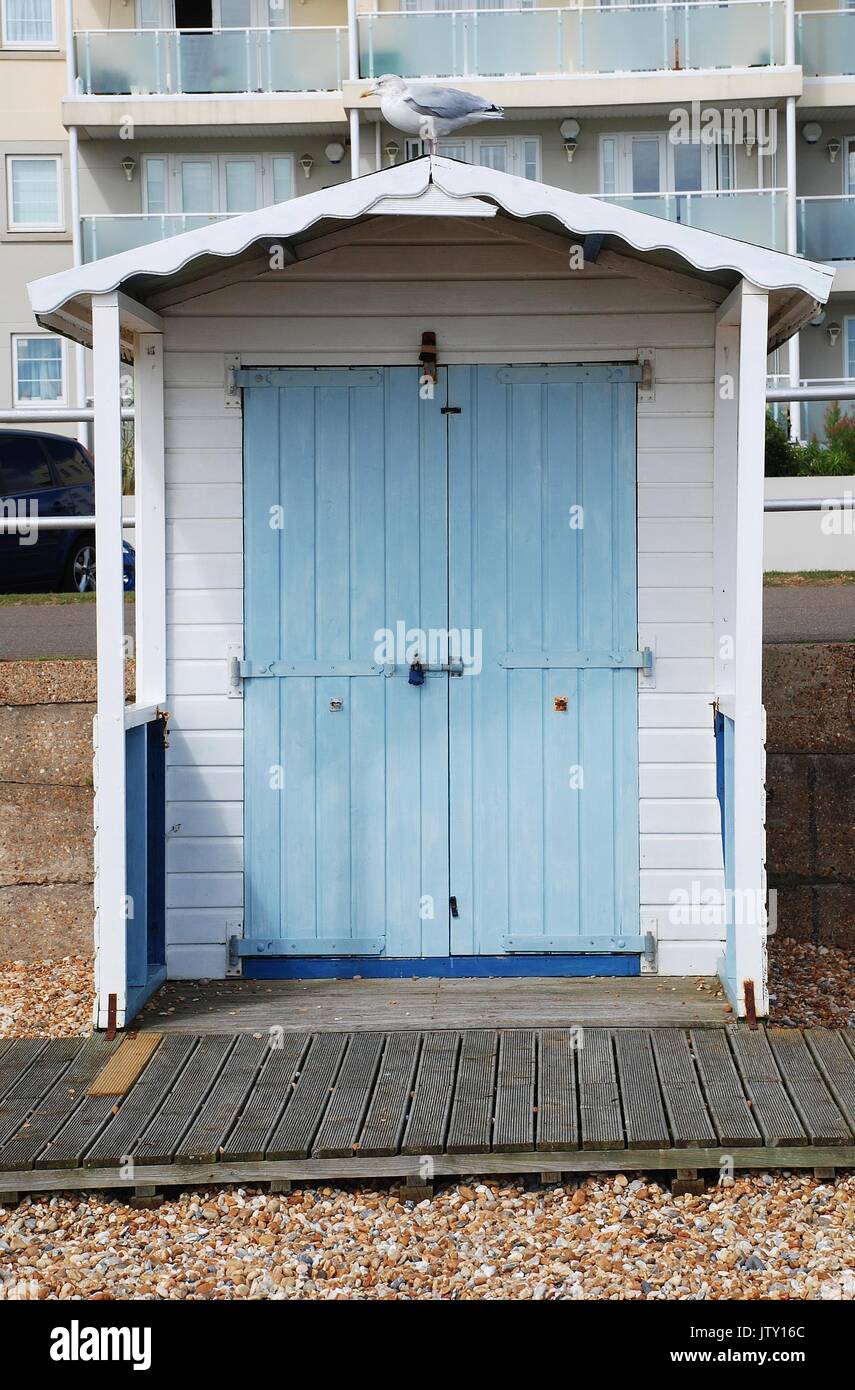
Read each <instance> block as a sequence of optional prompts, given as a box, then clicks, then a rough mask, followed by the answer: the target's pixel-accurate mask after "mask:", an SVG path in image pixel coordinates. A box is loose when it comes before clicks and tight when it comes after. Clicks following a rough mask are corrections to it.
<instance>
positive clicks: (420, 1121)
mask: <svg viewBox="0 0 855 1390" xmlns="http://www.w3.org/2000/svg"><path fill="white" fill-rule="evenodd" d="M459 1047H460V1034H459V1033H454V1032H445V1031H443V1032H441V1033H426V1034H425V1035H424V1038H423V1040H422V1053H421V1057H420V1059H419V1067H418V1071H417V1072H416V1080H415V1084H414V1086H413V1101H412V1105H411V1106H410V1114H409V1118H408V1120H407V1126H406V1129H405V1130H404V1140H403V1143H402V1145H401V1153H404V1154H440V1153H442V1152H443V1148H444V1145H445V1136H446V1133H447V1131H448V1120H449V1116H450V1114H451V1105H452V1101H453V1099H454V1080H455V1077H456V1074H457V1054H458V1050H459Z"/></svg>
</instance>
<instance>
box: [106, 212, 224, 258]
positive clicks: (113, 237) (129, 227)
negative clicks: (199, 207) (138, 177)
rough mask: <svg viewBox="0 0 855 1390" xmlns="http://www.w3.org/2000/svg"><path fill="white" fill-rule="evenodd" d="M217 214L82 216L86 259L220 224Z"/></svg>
mask: <svg viewBox="0 0 855 1390" xmlns="http://www.w3.org/2000/svg"><path fill="white" fill-rule="evenodd" d="M221 220H222V219H221V217H220V216H219V215H218V214H217V213H199V214H196V215H190V214H187V213H174V214H166V213H165V214H163V215H162V216H160V215H157V214H148V215H147V214H142V215H141V216H139V217H133V216H130V217H83V218H81V223H82V227H83V259H84V260H85V261H95V260H98V259H99V258H100V257H101V256H115V255H117V254H118V253H119V252H120V251H130V250H132V249H133V248H134V247H135V246H148V245H149V244H150V243H151V242H153V241H163V240H164V239H165V238H166V237H170V236H177V235H178V233H179V232H191V231H193V230H194V229H195V228H197V227H207V226H209V225H210V223H211V222H219V221H221Z"/></svg>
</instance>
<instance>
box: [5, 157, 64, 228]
mask: <svg viewBox="0 0 855 1390" xmlns="http://www.w3.org/2000/svg"><path fill="white" fill-rule="evenodd" d="M18 159H26V160H28V161H29V162H30V163H32V161H33V160H34V159H38V160H41V161H43V162H44V163H51V164H53V166H54V168H55V169H56V207H57V214H58V216H59V221H58V222H56V223H51V222H35V223H33V222H18V221H16V219H15V203H14V199H13V196H12V165H13V164H14V163H15V161H16V160H18ZM63 181H64V176H63V161H62V155H60V154H25V153H24V152H23V151H19V152H18V153H17V154H7V156H6V228H7V230H8V231H10V232H42V233H44V232H64V231H65V230H66V227H65V196H64V194H65V190H64V188H63Z"/></svg>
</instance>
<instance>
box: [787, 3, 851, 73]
mask: <svg viewBox="0 0 855 1390" xmlns="http://www.w3.org/2000/svg"><path fill="white" fill-rule="evenodd" d="M796 57H797V60H798V62H800V63H801V65H802V70H803V72H804V75H805V77H845V76H852V75H853V74H855V10H814V11H806V12H803V13H802V12H800V13H798V14H797V15H796Z"/></svg>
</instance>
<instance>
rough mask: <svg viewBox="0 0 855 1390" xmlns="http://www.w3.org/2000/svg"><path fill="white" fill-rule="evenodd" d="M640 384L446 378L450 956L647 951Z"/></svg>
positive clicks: (592, 375)
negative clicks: (465, 659) (456, 632)
mask: <svg viewBox="0 0 855 1390" xmlns="http://www.w3.org/2000/svg"><path fill="white" fill-rule="evenodd" d="M634 377H635V373H634V372H633V371H632V369H630V368H625V367H616V368H611V367H590V368H584V367H549V368H541V367H485V366H480V367H453V368H451V369H450V372H449V399H450V400H451V401H453V403H454V405H455V406H457V407H459V408H460V414H459V415H454V416H451V417H449V418H450V424H449V431H450V434H449V517H450V547H449V575H450V618H451V623H452V626H457V627H460V628H462V629H464V630H466V631H468V632H471V633H473V634H474V637H473V638H471V639H470V647H472V648H475V647H476V646H480V650H481V660H480V672H479V674H477V675H471V676H468V677H464V678H462V679H454V678H451V679H450V680H449V699H450V730H451V733H450V769H451V776H450V789H451V797H450V825H451V834H450V852H451V866H450V881H451V884H452V891H453V893H454V894H455V896H456V899H457V908H458V915H457V916H456V917H454V918H453V919H452V923H451V950H452V952H453V953H455V954H456V953H461V954H464V955H482V954H487V955H500V954H502V953H505V952H513V953H517V954H519V955H525V954H531V953H534V954H537V953H539V952H542V953H544V954H548V953H551V952H580V951H581V952H585V951H589V952H594V953H598V954H604V953H605V954H607V953H610V952H611V951H615V950H624V951H627V950H633V949H634V950H635V951H636V952H637V951H638V950H640V948H641V941H640V935H639V925H638V922H639V916H638V913H639V888H638V770H637V764H638V750H637V742H638V722H637V698H638V697H637V665H638V662H639V660H640V656H639V654H638V653H637V646H638V637H637V616H636V537H635V528H636V504H635V392H636V388H635V385H634Z"/></svg>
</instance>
